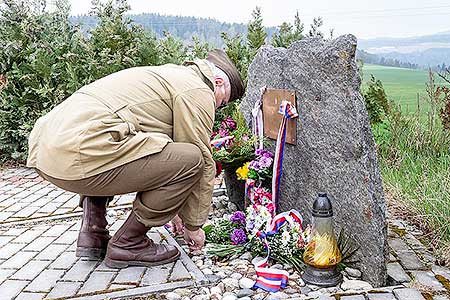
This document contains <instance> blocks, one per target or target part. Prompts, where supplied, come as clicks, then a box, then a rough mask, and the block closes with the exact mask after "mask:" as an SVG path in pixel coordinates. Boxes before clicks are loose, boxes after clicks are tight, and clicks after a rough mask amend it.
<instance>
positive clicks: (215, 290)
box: [211, 286, 222, 295]
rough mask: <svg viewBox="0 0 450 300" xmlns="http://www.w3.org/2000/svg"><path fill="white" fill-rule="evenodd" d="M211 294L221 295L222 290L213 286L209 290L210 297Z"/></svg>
mask: <svg viewBox="0 0 450 300" xmlns="http://www.w3.org/2000/svg"><path fill="white" fill-rule="evenodd" d="M212 294H219V295H222V289H221V288H220V287H218V286H213V287H212V288H211V295H212Z"/></svg>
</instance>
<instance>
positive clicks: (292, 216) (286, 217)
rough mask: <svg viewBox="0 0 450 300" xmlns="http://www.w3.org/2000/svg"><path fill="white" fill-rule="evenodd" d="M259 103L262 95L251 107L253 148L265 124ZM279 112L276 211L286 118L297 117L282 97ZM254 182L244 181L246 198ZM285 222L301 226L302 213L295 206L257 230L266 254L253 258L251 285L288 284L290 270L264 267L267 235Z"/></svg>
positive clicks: (272, 287) (274, 287)
mask: <svg viewBox="0 0 450 300" xmlns="http://www.w3.org/2000/svg"><path fill="white" fill-rule="evenodd" d="M265 90H266V88H265V87H264V88H263V89H262V95H263V94H264V92H265ZM261 105H262V97H261V99H260V100H258V101H257V102H256V103H255V106H254V108H253V110H252V116H253V123H252V125H253V126H252V129H253V134H254V135H255V136H257V137H258V142H257V144H256V145H255V148H256V149H262V148H263V135H264V127H263V115H262V110H261ZM278 113H279V114H282V115H283V118H282V120H281V124H280V128H279V130H278V137H277V143H276V147H275V155H274V164H273V177H272V202H273V204H274V206H275V213H276V210H277V208H278V199H279V196H280V185H281V176H282V174H283V158H284V145H285V143H286V128H287V126H286V124H287V120H288V119H291V118H296V117H298V114H297V110H296V109H295V107H294V106H293V105H292V104H291V103H290V102H289V101H286V100H283V101H282V102H281V105H280V108H279V110H278ZM254 184H255V183H254V182H246V185H245V187H246V188H245V190H246V196H247V197H249V199H252V198H251V197H252V196H253V195H252V188H253V186H254ZM286 222H288V223H289V224H290V225H291V226H293V224H294V223H299V224H300V227H301V228H302V223H303V219H302V217H301V215H300V214H299V213H298V212H297V211H295V210H291V211H289V212H284V213H280V214H278V215H276V216H275V217H274V218H273V219H272V221H271V222H270V223H269V224H267V225H268V226H267V228H266V231H264V232H262V231H258V232H257V234H256V235H257V236H258V237H259V238H260V239H261V240H262V242H263V243H264V248H265V249H266V251H267V256H266V257H265V258H264V259H263V260H261V261H259V262H256V261H255V260H253V264H254V265H255V270H256V275H257V276H258V277H257V279H256V282H255V284H254V286H253V287H254V288H261V289H263V290H265V291H269V292H277V291H279V290H280V288H284V287H286V285H287V282H288V280H289V273H288V272H287V271H284V270H278V269H273V268H267V265H268V261H269V259H270V247H269V243H268V242H267V237H268V236H271V235H274V234H276V233H278V231H279V229H280V228H281V227H282V226H283V225H284V224H285V223H286ZM302 229H303V228H302Z"/></svg>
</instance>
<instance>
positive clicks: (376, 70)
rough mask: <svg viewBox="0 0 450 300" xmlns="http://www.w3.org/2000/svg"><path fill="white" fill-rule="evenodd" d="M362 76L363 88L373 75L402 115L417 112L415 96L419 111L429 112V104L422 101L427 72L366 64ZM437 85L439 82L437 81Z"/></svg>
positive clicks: (424, 93)
mask: <svg viewBox="0 0 450 300" xmlns="http://www.w3.org/2000/svg"><path fill="white" fill-rule="evenodd" d="M363 74H364V75H363V88H364V87H365V86H367V83H368V81H369V80H370V75H371V74H372V75H374V76H375V78H377V79H379V80H381V82H383V86H384V89H385V91H386V94H387V95H388V98H389V99H391V100H393V101H394V102H395V103H396V104H397V105H400V108H401V111H402V113H404V114H412V113H415V112H417V110H418V104H417V95H419V109H420V111H421V112H423V113H426V112H428V111H429V109H430V105H429V103H427V102H426V101H424V100H423V99H422V98H423V97H425V95H426V90H425V83H426V82H427V81H428V71H426V70H413V69H405V68H395V67H386V66H380V65H370V64H366V65H364V66H363ZM437 83H441V81H439V80H437Z"/></svg>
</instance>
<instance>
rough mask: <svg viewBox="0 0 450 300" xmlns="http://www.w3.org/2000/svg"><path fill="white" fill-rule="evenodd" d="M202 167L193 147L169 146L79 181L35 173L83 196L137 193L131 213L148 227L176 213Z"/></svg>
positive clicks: (197, 151) (194, 185)
mask: <svg viewBox="0 0 450 300" xmlns="http://www.w3.org/2000/svg"><path fill="white" fill-rule="evenodd" d="M203 164H204V163H203V156H202V154H201V152H200V149H199V148H198V147H197V146H195V145H193V144H188V143H169V144H167V146H166V147H164V149H163V150H162V151H161V152H159V153H156V154H152V155H149V156H146V157H143V158H140V159H137V160H135V161H132V162H130V163H128V164H125V165H123V166H120V167H117V168H115V169H112V170H109V171H106V172H104V173H101V174H98V175H94V176H92V177H88V178H84V179H80V180H62V179H57V178H54V177H51V176H48V175H46V174H44V173H43V172H39V170H38V172H39V174H40V175H41V176H42V177H43V178H44V179H46V180H48V181H50V182H51V183H53V184H54V185H56V186H58V187H60V188H62V189H64V190H67V191H71V192H74V193H78V194H80V195H84V196H113V195H119V194H127V193H132V192H137V195H136V199H135V200H134V202H133V210H134V212H135V213H136V215H137V217H138V220H139V222H141V223H143V224H145V225H146V226H148V227H152V226H161V225H163V224H165V223H167V222H168V221H170V220H171V219H172V218H173V217H174V216H175V215H176V214H177V212H178V211H179V210H180V209H181V207H182V206H183V204H184V203H185V201H186V199H187V197H188V196H189V195H190V193H191V192H192V190H193V189H195V188H198V183H199V180H200V177H201V176H202V172H203ZM186 225H188V224H186Z"/></svg>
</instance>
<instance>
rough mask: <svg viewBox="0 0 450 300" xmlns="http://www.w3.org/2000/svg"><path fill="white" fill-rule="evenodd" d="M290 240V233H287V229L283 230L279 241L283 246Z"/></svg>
mask: <svg viewBox="0 0 450 300" xmlns="http://www.w3.org/2000/svg"><path fill="white" fill-rule="evenodd" d="M290 240H291V235H290V234H289V231H287V230H283V233H282V234H281V243H282V244H283V245H284V246H286V245H287V244H288V243H289V241H290Z"/></svg>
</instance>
